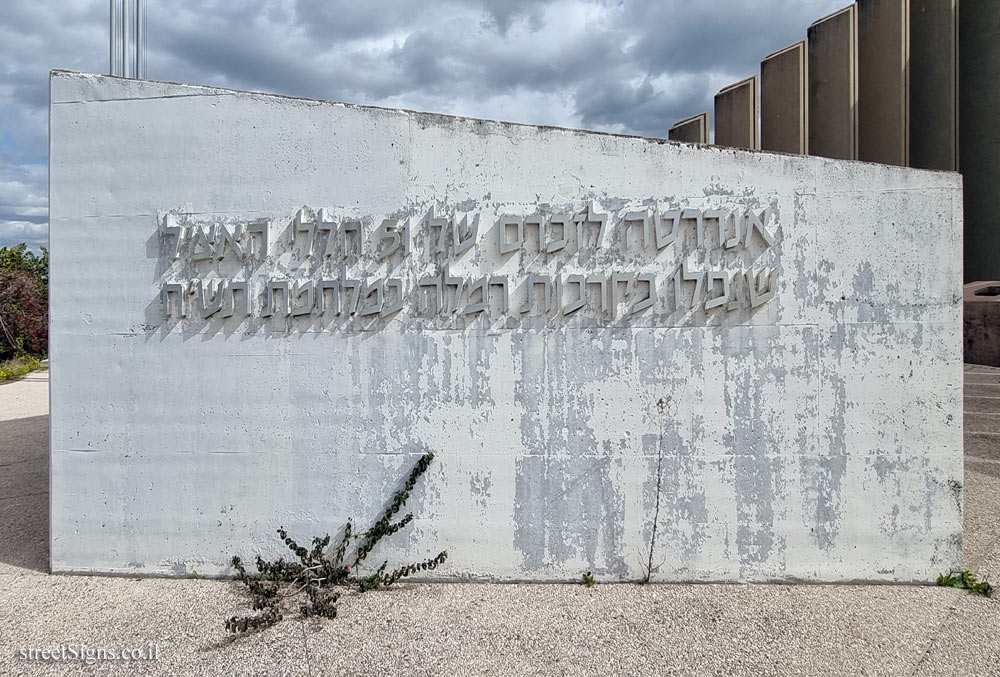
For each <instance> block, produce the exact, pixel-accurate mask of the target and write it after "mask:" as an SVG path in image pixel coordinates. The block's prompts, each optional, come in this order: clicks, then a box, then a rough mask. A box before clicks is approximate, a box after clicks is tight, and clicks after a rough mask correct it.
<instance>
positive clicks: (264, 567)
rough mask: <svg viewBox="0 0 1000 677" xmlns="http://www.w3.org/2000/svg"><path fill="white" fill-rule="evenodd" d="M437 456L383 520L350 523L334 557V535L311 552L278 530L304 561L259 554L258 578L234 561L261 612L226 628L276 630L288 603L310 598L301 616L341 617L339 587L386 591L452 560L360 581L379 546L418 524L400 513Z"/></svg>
mask: <svg viewBox="0 0 1000 677" xmlns="http://www.w3.org/2000/svg"><path fill="white" fill-rule="evenodd" d="M432 460H434V454H424V455H423V456H422V457H421V458H420V460H419V461H417V463H416V465H415V466H414V467H413V469H412V470H411V471H410V475H409V477H408V478H407V479H406V482H405V484H404V485H403V488H402V489H401V490H399V491H397V492H396V493H395V494H394V495H393V497H392V500H391V502H390V503H389V506H388V507H387V508H386V509H385V511H384V512H383V513H382V516H381V518H379V520H378V521H377V522H375V524H374V525H372V527H371V528H370V529H368V530H367V531H363V532H361V533H358V534H355V532H354V527H353V525H352V523H351V521H350V520H348V521H347V524H346V525H345V526H344V533H343V534H342V535H341V537H340V538H339V540H338V542H337V547H336V548H334V550H333V552H332V553H328V552H326V548H327V546H329V545H330V535H329V534H327V535H326V536H323V537H322V538H320V537H318V536H317V537H316V538H313V539H312V548H311V549H307V548H304V547H302V546H300V545H299V544H298V543H296V542H295V541H294V540H293V539H292V538H291V537H290V536H289V535H288V533H287V532H286V531H285V528H284V527H281V528H279V529H278V536H279V537H280V538H281V540H282V541H284V543H285V545H286V546H288V549H289V550H291V551H292V553H294V555H295V557H296V558H297V559H298V561H297V562H296V561H291V560H283V559H282V558H280V557H278V558H277V559H276V560H274V561H273V562H267V561H265V560H264V559H263V558H262V557H261V556H260V555H257V560H256V567H257V573H256V574H248V573H247V571H246V568H245V567H244V566H243V561H242V560H241V559H240V558H239V556H236V557H233V559H232V565H233V568H234V569H235V570H236V579H237V580H238V581H240V582H241V583H242V584H243V585H245V586H246V587H247V590H248V591H249V592H250V597H251V599H252V604H253V609H254V610H255V611H259V612H260V613H257V614H255V615H252V616H243V617H240V616H233V617H232V618H230V619H228V620H227V621H226V629H227V630H229V631H230V632H247V631H248V630H256V629H262V628H266V627H268V626H270V625H274V624H275V623H277V622H278V621H280V620H281V619H282V613H281V604H282V602H283V601H284V600H286V599H292V598H295V597H299V596H301V595H303V594H304V595H305V600H303V601H302V602H301V603H300V604H299V613H300V614H301V615H302V616H303V617H309V616H324V617H326V618H335V617H336V616H337V600H338V599H339V598H340V592H334V591H333V589H334V588H351V587H353V588H356V589H357V591H358V592H367V591H368V590H374V589H376V588H385V587H388V586H390V585H392V584H393V583H395V582H396V581H398V580H399V579H401V578H405V577H406V576H410V575H412V574H415V573H417V572H418V571H430V570H433V569H435V568H436V567H437V566H438V565H439V564H443V563H444V561H445V560H446V559H447V558H448V551H447V550H445V551H442V552H440V553H438V555H437V556H435V557H432V558H430V559H428V560H424V561H422V562H415V563H412V564H405V565H403V566H400V567H397V568H395V569H393V570H391V571H388V570H387V567H388V564H389V562H388V561H385V562H383V563H382V565H381V566H380V567H379V568H378V569H376V570H375V572H374V573H371V574H368V575H366V576H359V575H358V573H357V571H358V565H359V564H361V563H362V562H364V561H365V559H366V558H367V557H368V555H369V554H370V553H371V551H372V549H373V548H374V547H375V545H376V544H377V543H378V542H379V541H380V540H382V539H383V538H385V537H386V536H391V535H392V534H394V533H396V532H397V531H399V530H400V529H402V528H403V527H405V526H406V525H407V524H409V523H410V522H412V521H413V513H409V514H407V515H406V516H405V517H403V518H402V519H400V520H398V521H396V522H393V521H392V520H393V519H394V518H395V516H396V514H397V513H399V511H400V509H402V507H403V506H404V505H406V500H407V499H408V498H409V497H410V492H411V491H413V488H414V486H416V483H417V480H418V479H420V476H421V475H423V474H424V473H425V472H426V471H427V468H428V466H429V465H430V463H431V461H432Z"/></svg>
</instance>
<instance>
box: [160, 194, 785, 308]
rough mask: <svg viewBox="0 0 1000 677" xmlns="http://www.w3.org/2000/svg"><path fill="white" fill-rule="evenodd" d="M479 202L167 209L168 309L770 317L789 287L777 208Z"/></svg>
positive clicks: (163, 295)
mask: <svg viewBox="0 0 1000 677" xmlns="http://www.w3.org/2000/svg"><path fill="white" fill-rule="evenodd" d="M468 206H469V205H463V208H462V210H456V209H451V208H449V207H448V206H447V205H444V206H442V205H434V206H430V207H428V208H426V209H425V210H419V209H418V210H400V211H399V212H396V213H393V214H386V215H371V216H363V215H362V216H359V215H358V214H357V213H356V212H354V211H346V210H344V209H339V208H338V209H334V208H327V207H323V208H320V209H312V208H310V207H305V206H303V207H302V208H300V209H298V210H296V212H295V213H294V214H293V215H291V216H290V217H286V218H284V219H282V218H253V219H248V220H240V219H234V218H228V217H227V218H217V217H213V216H211V215H198V214H186V213H183V212H178V211H170V212H167V213H165V214H163V215H162V216H161V220H160V227H159V236H160V240H161V243H162V244H161V248H160V252H161V256H162V258H163V262H164V263H163V267H164V269H165V270H166V271H167V272H166V273H165V274H164V276H163V278H162V279H161V281H160V284H159V286H158V290H157V294H158V296H159V302H160V306H161V308H162V312H163V315H164V317H165V318H168V319H172V320H178V321H179V320H184V322H185V323H191V322H205V323H211V322H229V321H232V322H243V321H244V320H246V319H247V318H259V321H268V322H278V321H280V322H281V323H287V324H286V325H285V326H287V327H293V326H295V323H297V322H300V321H311V320H310V318H312V320H322V322H323V326H335V325H336V324H337V323H338V322H361V323H364V326H369V325H370V324H371V323H373V322H387V321H395V320H394V318H397V317H401V318H404V319H403V320H401V321H405V318H407V317H412V318H423V319H424V320H431V319H433V318H439V319H440V320H444V319H445V318H450V319H448V320H447V322H459V321H461V322H474V321H479V318H486V319H485V320H483V321H485V322H493V321H494V320H496V319H498V318H499V317H500V316H504V317H508V318H512V319H515V320H517V319H518V318H520V321H529V320H530V319H531V318H534V317H537V318H548V319H547V320H546V322H554V321H557V320H558V319H559V318H562V321H566V322H569V321H573V320H572V318H574V317H576V316H581V315H582V316H586V317H589V318H593V319H594V320H597V321H600V322H628V321H631V320H629V318H637V317H641V316H644V315H645V314H647V313H653V314H654V315H662V314H671V315H677V316H678V317H680V318H686V317H694V316H695V315H697V314H699V313H706V314H714V313H723V314H728V313H732V312H737V313H739V312H747V313H750V312H757V311H758V309H760V308H761V307H762V306H765V305H766V304H767V303H768V302H769V301H771V300H773V299H774V298H775V296H776V295H777V293H778V289H779V284H778V270H779V268H778V266H777V263H778V261H777V258H776V257H777V253H778V252H777V251H776V249H775V246H776V242H777V239H776V232H777V231H778V229H779V227H780V226H779V222H778V218H777V214H776V210H774V209H773V208H771V207H767V208H757V207H747V206H744V205H738V204H732V205H726V204H724V205H709V206H697V207H695V206H690V205H677V204H676V203H675V204H669V203H667V202H660V201H657V200H649V201H647V202H645V203H643V204H639V205H636V204H632V205H629V204H625V205H624V206H622V207H620V208H617V209H609V208H607V207H605V206H603V205H602V204H601V203H600V202H599V201H598V200H590V201H587V202H585V203H583V204H577V205H562V206H560V205H550V204H544V205H538V206H536V207H533V208H532V207H530V206H528V207H527V208H526V207H525V206H520V207H519V208H518V211H512V210H511V209H510V208H507V209H506V210H505V209H502V208H498V207H496V206H493V205H490V206H487V205H483V206H482V208H481V209H478V210H477V209H468ZM487 235H488V237H487ZM329 323H333V324H332V325H331V324H329Z"/></svg>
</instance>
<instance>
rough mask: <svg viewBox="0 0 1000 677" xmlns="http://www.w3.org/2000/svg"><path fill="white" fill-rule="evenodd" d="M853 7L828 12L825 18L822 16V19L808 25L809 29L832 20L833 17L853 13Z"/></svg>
mask: <svg viewBox="0 0 1000 677" xmlns="http://www.w3.org/2000/svg"><path fill="white" fill-rule="evenodd" d="M855 6H856V5H854V4H850V5H848V6H847V7H844V8H843V9H838V10H837V11H836V12H830V13H829V14H827V15H826V16H822V17H820V18H818V19H816V20H815V21H813V22H812V23H811V24H809V28H812V27H813V26H816V25H819V24H821V23H823V22H824V21H828V20H830V19H833V18H834V17H837V16H840V15H841V14H843V13H845V12H853V11H854V8H855Z"/></svg>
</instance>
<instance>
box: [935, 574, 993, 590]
mask: <svg viewBox="0 0 1000 677" xmlns="http://www.w3.org/2000/svg"><path fill="white" fill-rule="evenodd" d="M937 582H938V585H943V586H945V587H949V588H962V589H964V590H968V591H969V594H970V595H982V596H983V597H989V596H991V595H992V594H993V586H992V585H990V584H989V583H988V582H987V581H980V580H979V579H978V578H977V577H976V575H975V574H974V573H972V572H971V571H968V570H966V571H949V572H948V573H946V574H941V575H939V576H938V581H937Z"/></svg>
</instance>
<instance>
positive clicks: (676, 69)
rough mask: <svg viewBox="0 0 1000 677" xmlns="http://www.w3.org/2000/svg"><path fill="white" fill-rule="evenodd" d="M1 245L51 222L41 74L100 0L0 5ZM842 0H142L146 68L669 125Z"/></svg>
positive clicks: (351, 95) (559, 116) (325, 94)
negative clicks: (145, 30) (49, 218)
mask: <svg viewBox="0 0 1000 677" xmlns="http://www.w3.org/2000/svg"><path fill="white" fill-rule="evenodd" d="M0 3H2V4H3V10H2V11H0V64H2V66H3V76H2V78H0V246H2V245H10V244H13V243H17V242H28V243H29V244H30V245H32V246H33V247H37V246H38V245H41V244H44V243H45V241H46V238H47V232H48V225H47V221H48V205H47V202H48V201H47V192H48V188H47V181H48V174H47V163H48V139H47V136H48V71H49V70H50V69H52V68H68V69H72V70H79V71H89V72H106V71H107V69H108V0H0ZM846 4H849V2H848V0H594V1H587V0H555V1H548V0H534V1H533V0H495V1H492V2H490V1H484V2H475V1H474V0H148V2H147V7H148V9H147V21H148V45H147V52H146V54H147V75H148V77H149V78H151V79H157V80H171V81H178V82H187V83H193V84H207V85H219V86H223V87H235V88H239V89H254V90H263V91H268V92H277V93H282V94H293V95H298V96H306V97H314V98H322V99H335V100H341V101H351V102H356V103H369V104H378V105H385V106H400V107H405V108H415V109H418V110H427V111H434V112H441V113H452V114H456V115H470V116H474V117H481V118H491V119H501V120H510V121H514V122H525V123H536V124H551V125H561V126H568V127H580V128H586V129H599V130H607V131H614V132H625V133H630V134H642V135H648V136H661V137H662V136H666V134H667V130H668V129H669V128H670V126H671V125H672V124H673V123H674V122H675V121H677V120H678V119H680V118H683V117H687V116H688V115H692V114H694V113H697V112H700V111H702V110H707V109H709V108H710V107H711V103H712V96H713V95H714V93H715V92H716V91H718V90H719V89H721V88H722V87H724V86H725V85H727V84H730V83H732V82H735V81H736V80H739V79H742V78H744V77H747V76H749V75H752V74H753V73H756V72H757V70H758V65H759V62H760V59H761V57H763V56H765V55H766V54H768V53H770V52H772V51H775V50H777V49H779V48H781V47H784V46H786V45H788V44H791V43H793V42H795V41H796V40H799V39H801V38H802V37H803V36H804V35H805V29H806V26H808V24H809V23H811V22H812V21H813V20H815V19H817V18H819V17H821V16H823V15H825V14H828V13H830V12H832V11H834V10H836V9H839V8H840V7H841V6H844V5H846Z"/></svg>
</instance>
